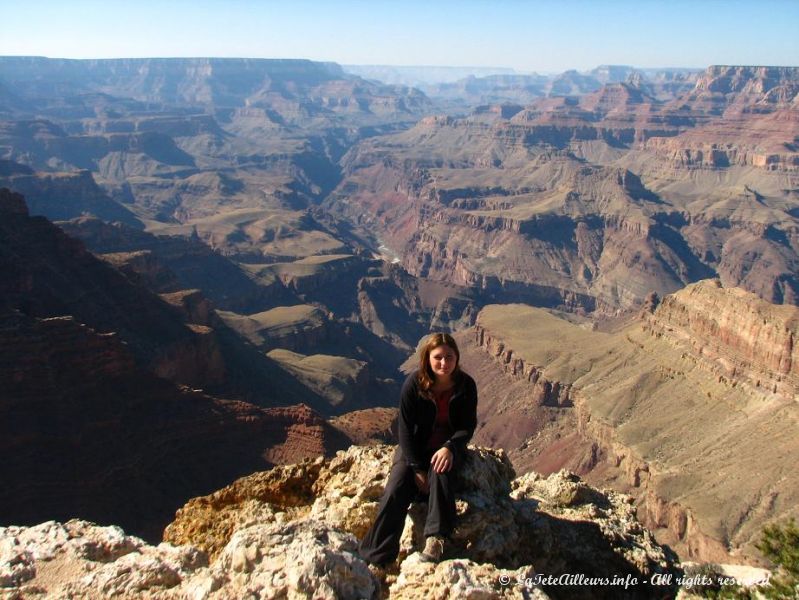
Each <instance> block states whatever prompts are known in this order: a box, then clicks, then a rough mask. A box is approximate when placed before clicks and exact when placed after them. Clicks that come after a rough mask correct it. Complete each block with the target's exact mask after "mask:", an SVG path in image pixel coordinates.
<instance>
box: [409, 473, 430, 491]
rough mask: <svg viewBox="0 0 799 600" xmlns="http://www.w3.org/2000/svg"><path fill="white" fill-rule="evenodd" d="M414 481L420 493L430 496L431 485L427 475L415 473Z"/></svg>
mask: <svg viewBox="0 0 799 600" xmlns="http://www.w3.org/2000/svg"><path fill="white" fill-rule="evenodd" d="M413 480H414V482H415V483H416V487H417V488H419V491H420V492H422V493H423V494H428V493H429V492H430V483H429V482H428V481H427V473H420V472H417V473H414V478H413Z"/></svg>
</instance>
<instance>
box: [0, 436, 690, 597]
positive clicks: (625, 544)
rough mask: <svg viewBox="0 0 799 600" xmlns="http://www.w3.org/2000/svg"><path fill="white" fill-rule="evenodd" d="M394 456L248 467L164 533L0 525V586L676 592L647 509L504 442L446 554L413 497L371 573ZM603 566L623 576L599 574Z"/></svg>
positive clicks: (375, 449)
mask: <svg viewBox="0 0 799 600" xmlns="http://www.w3.org/2000/svg"><path fill="white" fill-rule="evenodd" d="M391 453H392V449H391V448H390V447H388V446H371V447H351V448H350V449H348V450H347V451H345V452H339V453H338V454H337V455H336V456H335V457H334V458H332V459H322V458H319V459H317V460H315V461H306V462H303V463H300V464H294V465H288V466H281V467H276V468H274V469H272V470H270V471H265V472H260V473H255V474H253V475H250V476H248V477H244V478H242V479H239V480H237V481H235V482H234V483H233V484H231V485H229V486H228V487H226V488H224V489H222V490H219V491H218V492H215V493H213V494H211V495H209V496H204V497H199V498H195V499H193V500H191V501H189V502H188V503H187V504H186V505H185V506H184V507H183V508H182V509H180V510H179V511H178V513H177V517H176V519H175V521H174V522H173V523H172V524H171V525H170V526H169V527H168V528H167V530H166V532H165V535H164V538H165V540H166V541H165V542H164V543H161V544H159V545H158V546H151V545H147V544H146V543H145V542H143V541H142V540H140V539H138V538H135V537H131V536H127V535H125V533H124V532H123V531H122V530H121V529H119V528H118V527H100V526H97V525H94V524H92V523H87V522H85V521H77V520H72V521H69V522H67V523H64V524H61V523H56V522H53V521H51V522H47V523H42V524H40V525H36V526H34V527H6V528H0V595H2V596H3V597H11V598H39V597H59V598H61V597H64V598H67V597H68V598H87V597H91V598H111V597H113V598H142V597H146V598H152V599H172V598H192V599H205V598H208V599H217V598H245V597H247V598H311V597H313V598H346V599H351V598H380V597H382V598H429V597H436V598H481V599H488V598H548V597H552V598H592V597H597V598H601V597H621V596H623V597H626V598H637V597H641V598H659V597H673V596H674V594H675V590H674V589H671V588H669V587H666V586H649V585H647V584H646V583H644V582H645V581H647V580H649V579H651V577H652V575H654V574H656V573H663V574H666V573H670V572H673V571H674V570H675V565H674V562H673V556H672V555H671V554H670V553H669V552H668V551H667V550H665V549H664V548H662V547H661V546H659V545H658V544H657V543H656V542H655V541H654V539H653V538H652V536H651V534H650V533H649V532H648V531H646V530H645V529H644V528H642V527H641V525H640V524H639V523H638V521H637V520H636V518H635V514H634V508H633V506H632V500H631V498H630V497H628V496H625V495H622V494H617V493H615V492H610V491H599V490H596V489H594V488H591V487H589V486H587V485H586V484H584V483H583V482H582V481H580V480H579V478H577V477H576V476H575V475H573V474H571V473H568V472H565V471H562V472H559V473H555V474H553V475H551V476H549V477H547V478H542V477H541V476H539V475H537V474H535V473H528V474H526V475H524V476H522V477H519V478H515V473H514V471H513V467H512V465H511V464H510V462H509V460H508V459H507V457H506V455H505V454H504V453H503V452H502V451H495V450H489V449H485V448H472V450H471V458H470V459H469V460H468V461H467V463H466V464H465V465H464V467H463V470H462V472H461V477H460V483H459V490H460V491H459V494H458V501H457V507H458V513H459V526H458V528H457V530H456V532H455V534H454V535H453V539H452V542H451V544H450V546H449V548H448V549H447V551H446V554H445V557H444V558H445V560H443V561H442V562H441V563H439V564H433V563H427V562H424V561H422V560H421V555H420V554H419V552H418V550H419V548H420V545H421V543H422V540H421V525H422V521H423V518H422V517H421V515H423V512H424V511H423V505H419V504H415V505H414V506H413V507H412V509H411V514H410V515H409V517H408V519H407V521H406V526H405V531H404V533H403V538H402V545H401V553H400V557H399V560H398V562H397V563H396V564H395V565H393V566H392V567H391V568H389V569H388V572H387V573H384V574H382V575H380V577H379V578H377V577H375V575H373V574H372V572H370V570H369V569H368V567H367V565H366V563H364V562H363V561H362V560H361V558H360V557H359V556H358V554H357V551H356V548H357V538H358V537H360V536H362V535H363V533H364V532H365V531H366V529H367V528H368V526H369V524H370V523H371V522H372V520H373V519H374V516H375V513H376V510H377V502H378V500H379V498H380V496H381V494H382V491H383V487H384V485H385V482H386V478H387V475H388V472H389V467H390V462H391ZM560 577H571V579H570V580H569V582H570V583H571V584H574V585H554V586H550V587H547V585H546V581H547V578H550V581H552V580H556V579H558V578H560ZM597 578H600V579H601V578H607V580H608V581H609V582H615V583H616V585H613V583H609V584H608V585H601V584H597V581H598V579H597ZM561 581H565V580H561ZM586 582H592V583H594V585H586ZM541 584H543V585H541ZM621 590H624V591H621ZM619 594H621V596H620V595H619Z"/></svg>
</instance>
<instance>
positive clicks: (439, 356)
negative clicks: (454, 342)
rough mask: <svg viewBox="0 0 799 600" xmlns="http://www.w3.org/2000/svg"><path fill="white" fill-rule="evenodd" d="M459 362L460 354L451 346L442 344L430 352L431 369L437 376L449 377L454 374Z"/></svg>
mask: <svg viewBox="0 0 799 600" xmlns="http://www.w3.org/2000/svg"><path fill="white" fill-rule="evenodd" d="M457 364H458V355H457V354H455V351H454V350H453V349H452V348H450V347H449V346H447V345H445V344H442V345H441V346H436V347H435V348H433V350H432V351H431V352H430V369H431V370H432V371H433V375H435V376H436V378H439V377H443V378H447V377H449V376H450V375H452V372H453V371H454V370H455V367H456V366H457Z"/></svg>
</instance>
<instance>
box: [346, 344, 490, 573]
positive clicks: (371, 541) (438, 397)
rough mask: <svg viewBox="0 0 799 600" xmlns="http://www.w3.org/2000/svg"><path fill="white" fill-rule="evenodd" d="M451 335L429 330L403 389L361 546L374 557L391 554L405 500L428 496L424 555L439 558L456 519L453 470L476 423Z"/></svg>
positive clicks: (380, 560)
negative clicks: (385, 472)
mask: <svg viewBox="0 0 799 600" xmlns="http://www.w3.org/2000/svg"><path fill="white" fill-rule="evenodd" d="M459 362H460V352H459V351H458V345H457V344H456V343H455V340H454V339H453V338H452V336H451V335H448V334H446V333H434V334H432V335H430V336H429V337H428V338H427V339H426V340H425V342H424V344H423V345H422V347H421V349H420V351H419V368H418V370H416V371H414V372H413V373H411V375H410V376H408V378H407V379H406V380H405V384H404V385H403V386H402V393H401V394H400V410H399V447H398V448H397V450H396V451H395V452H394V461H393V464H392V466H391V474H390V475H389V477H388V482H387V484H386V489H385V491H384V492H383V498H382V499H381V500H380V507H379V509H378V513H377V518H376V519H375V522H374V524H373V525H372V527H371V529H369V531H368V532H367V533H366V536H365V537H364V539H363V541H362V542H361V546H360V554H361V556H362V557H363V558H364V559H365V560H366V561H367V562H369V563H372V564H374V565H380V566H383V565H386V564H387V563H390V562H393V561H394V560H396V558H397V555H398V554H399V542H400V536H401V535H402V529H403V527H404V525H405V517H406V515H407V514H408V507H409V506H410V503H411V501H412V500H413V499H414V498H415V497H416V495H417V494H419V493H421V494H424V495H427V496H428V505H427V521H426V523H425V528H424V535H425V538H426V541H425V549H424V552H423V555H424V556H425V558H427V559H428V560H432V561H438V560H440V559H441V555H442V554H443V552H444V541H445V539H446V538H447V537H448V536H449V534H450V533H451V532H452V528H453V526H454V521H455V495H454V493H453V476H454V474H455V473H456V472H457V469H458V467H459V466H460V464H461V463H462V461H463V457H464V454H465V452H466V444H467V443H468V442H469V440H470V439H471V437H472V434H473V433H474V429H475V427H476V426H477V386H476V385H475V383H474V380H473V379H472V378H471V377H470V376H469V375H467V374H466V373H464V372H463V371H462V370H461V369H460V365H459Z"/></svg>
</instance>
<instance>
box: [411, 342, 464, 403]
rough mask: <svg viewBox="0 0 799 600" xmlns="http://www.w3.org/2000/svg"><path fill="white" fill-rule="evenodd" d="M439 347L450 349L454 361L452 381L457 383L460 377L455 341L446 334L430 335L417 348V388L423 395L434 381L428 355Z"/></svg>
mask: <svg viewBox="0 0 799 600" xmlns="http://www.w3.org/2000/svg"><path fill="white" fill-rule="evenodd" d="M439 346H449V347H450V348H452V351H453V352H454V353H455V359H456V362H455V370H453V371H452V379H453V380H454V381H458V380H459V379H460V377H461V353H460V350H458V344H456V343H455V339H454V338H453V337H452V336H451V335H450V334H448V333H431V334H430V335H429V336H427V339H426V340H425V341H424V343H423V344H422V346H421V348H419V375H418V377H419V387H420V389H421V390H422V392H424V393H428V392H429V391H430V388H432V387H433V383H435V381H436V376H435V374H434V373H433V369H431V368H430V353H431V352H432V351H433V350H435V349H436V348H438V347H439Z"/></svg>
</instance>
